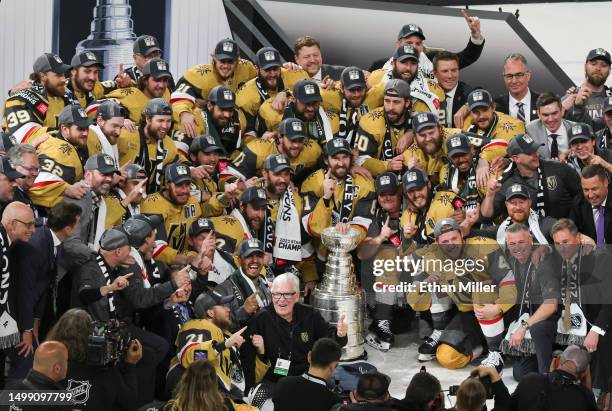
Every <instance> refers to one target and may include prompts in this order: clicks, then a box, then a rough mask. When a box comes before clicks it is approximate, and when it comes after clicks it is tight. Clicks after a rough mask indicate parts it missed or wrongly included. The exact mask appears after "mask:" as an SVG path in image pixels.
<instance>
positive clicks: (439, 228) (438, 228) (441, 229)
mask: <svg viewBox="0 0 612 411" xmlns="http://www.w3.org/2000/svg"><path fill="white" fill-rule="evenodd" d="M451 231H459V232H461V227H460V226H459V223H457V222H456V221H455V219H454V218H443V219H442V220H439V221H438V222H437V223H436V224H435V225H434V238H438V237H440V236H441V235H442V234H445V233H448V232H451Z"/></svg>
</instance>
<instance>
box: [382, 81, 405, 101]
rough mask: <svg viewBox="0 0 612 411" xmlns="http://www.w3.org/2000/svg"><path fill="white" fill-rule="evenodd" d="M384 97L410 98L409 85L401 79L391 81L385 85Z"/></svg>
mask: <svg viewBox="0 0 612 411" xmlns="http://www.w3.org/2000/svg"><path fill="white" fill-rule="evenodd" d="M385 96H390V97H402V98H410V84H408V82H407V81H405V80H401V79H391V80H389V81H387V84H385Z"/></svg>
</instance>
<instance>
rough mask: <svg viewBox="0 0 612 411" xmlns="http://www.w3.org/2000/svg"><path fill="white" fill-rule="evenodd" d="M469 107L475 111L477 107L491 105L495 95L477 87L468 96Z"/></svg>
mask: <svg viewBox="0 0 612 411" xmlns="http://www.w3.org/2000/svg"><path fill="white" fill-rule="evenodd" d="M467 104H468V109H469V110H470V111H473V110H474V109H475V108H476V107H491V106H492V105H493V97H492V96H491V93H489V92H488V91H487V90H483V89H477V90H474V91H472V92H471V93H470V95H469V96H468V98H467Z"/></svg>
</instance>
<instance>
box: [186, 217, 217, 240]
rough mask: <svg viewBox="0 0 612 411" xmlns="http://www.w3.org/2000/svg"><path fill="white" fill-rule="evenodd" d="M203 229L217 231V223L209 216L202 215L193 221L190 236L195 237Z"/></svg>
mask: <svg viewBox="0 0 612 411" xmlns="http://www.w3.org/2000/svg"><path fill="white" fill-rule="evenodd" d="M203 231H215V225H214V224H213V222H212V221H210V220H209V219H208V218H204V217H200V218H198V219H197V220H195V221H194V222H193V223H191V227H189V237H195V236H197V235H198V234H200V233H201V232H203Z"/></svg>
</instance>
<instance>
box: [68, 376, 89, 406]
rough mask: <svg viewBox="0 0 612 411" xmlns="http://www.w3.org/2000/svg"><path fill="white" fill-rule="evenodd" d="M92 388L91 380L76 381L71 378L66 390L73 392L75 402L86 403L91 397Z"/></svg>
mask: <svg viewBox="0 0 612 411" xmlns="http://www.w3.org/2000/svg"><path fill="white" fill-rule="evenodd" d="M90 388H91V384H90V383H89V380H86V381H76V380H73V379H69V380H68V387H66V391H68V392H69V393H70V394H72V401H73V404H85V403H86V402H87V400H88V399H89V389H90Z"/></svg>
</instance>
